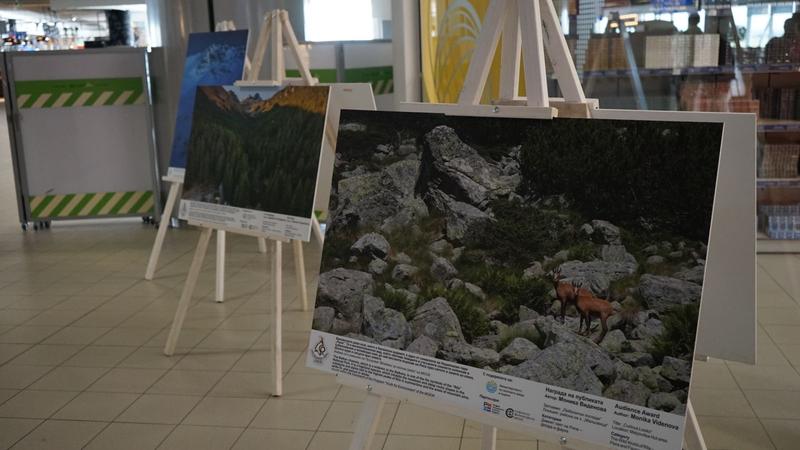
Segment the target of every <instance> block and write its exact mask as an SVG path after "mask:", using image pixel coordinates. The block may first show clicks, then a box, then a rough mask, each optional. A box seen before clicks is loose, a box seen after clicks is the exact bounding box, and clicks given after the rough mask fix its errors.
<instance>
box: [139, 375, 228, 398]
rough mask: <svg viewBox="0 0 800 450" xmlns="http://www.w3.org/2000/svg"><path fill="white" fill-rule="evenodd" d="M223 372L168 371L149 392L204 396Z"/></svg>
mask: <svg viewBox="0 0 800 450" xmlns="http://www.w3.org/2000/svg"><path fill="white" fill-rule="evenodd" d="M224 374H225V372H221V371H200V370H170V371H169V372H167V374H166V375H164V376H163V377H162V378H161V379H160V380H158V382H156V383H155V384H154V385H153V386H152V387H151V388H150V389H149V390H148V392H149V393H152V394H184V395H205V394H206V393H208V391H210V390H211V388H212V387H213V386H214V385H215V384H216V383H217V381H219V379H220V378H222V375H224Z"/></svg>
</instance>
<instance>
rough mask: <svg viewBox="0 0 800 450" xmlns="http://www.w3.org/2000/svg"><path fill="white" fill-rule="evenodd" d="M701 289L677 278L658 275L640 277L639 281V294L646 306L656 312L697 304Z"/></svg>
mask: <svg viewBox="0 0 800 450" xmlns="http://www.w3.org/2000/svg"><path fill="white" fill-rule="evenodd" d="M700 292H701V287H700V286H698V285H696V284H694V283H689V282H688V281H683V280H679V279H677V278H671V277H665V276H660V275H650V274H646V275H642V278H641V279H640V281H639V293H640V294H641V295H642V298H644V300H645V301H646V302H647V304H648V306H649V307H650V308H652V309H655V310H656V311H658V312H664V311H667V310H668V309H670V308H672V307H674V306H679V305H686V304H690V303H697V302H698V301H699V300H700Z"/></svg>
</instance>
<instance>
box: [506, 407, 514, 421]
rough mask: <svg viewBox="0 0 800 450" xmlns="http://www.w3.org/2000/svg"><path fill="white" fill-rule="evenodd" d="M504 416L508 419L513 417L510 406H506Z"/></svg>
mask: <svg viewBox="0 0 800 450" xmlns="http://www.w3.org/2000/svg"><path fill="white" fill-rule="evenodd" d="M506 417H508V418H509V419H513V418H514V410H513V409H512V408H506Z"/></svg>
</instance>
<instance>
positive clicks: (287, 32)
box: [164, 10, 323, 396]
mask: <svg viewBox="0 0 800 450" xmlns="http://www.w3.org/2000/svg"><path fill="white" fill-rule="evenodd" d="M270 37H272V39H271V41H272V42H271V44H270ZM284 38H286V40H287V41H288V42H289V46H290V48H291V50H292V53H293V55H294V56H295V59H296V63H297V66H298V67H300V68H301V70H300V73H301V75H302V76H303V77H302V79H298V80H289V79H286V77H285V73H286V69H285V65H284V60H283V39H284ZM268 50H269V52H270V54H271V57H272V59H271V62H272V65H271V68H270V69H271V70H270V73H271V75H272V76H274V77H275V78H274V79H271V80H258V74H259V73H260V71H261V67H262V65H263V62H264V54H265V53H266V52H267V51H268ZM289 82H293V83H294V84H303V85H307V86H313V85H315V84H317V82H318V81H317V80H316V79H315V78H313V77H311V72H310V70H309V68H308V64H307V62H306V61H304V60H303V59H302V58H301V57H300V49H299V43H298V41H297V38H296V37H295V34H294V31H293V29H292V26H291V24H290V23H289V19H288V13H287V12H286V11H283V10H276V11H271V12H268V13H267V14H266V15H265V16H264V22H263V25H262V28H261V32H260V33H259V38H258V42H257V45H256V53H255V57H254V59H253V62H252V64H251V67H250V69H249V70H248V73H247V80H244V81H241V82H237V83H236V84H237V85H238V86H245V87H247V86H251V87H256V86H280V85H283V84H286V83H289ZM176 196H177V194H176ZM168 201H169V200H168ZM173 206H174V200H173ZM189 223H190V225H197V226H200V227H202V228H203V231H202V232H201V234H200V238H199V240H198V243H197V247H196V249H195V253H194V258H193V259H192V264H191V266H190V268H189V273H188V275H187V277H186V283H185V284H184V288H183V292H182V293H181V298H180V301H179V302H178V307H177V309H176V311H175V317H174V319H173V322H172V327H171V329H170V333H169V336H168V337H167V342H166V344H165V345H164V354H165V355H167V356H171V355H172V354H173V353H174V352H175V347H176V345H177V342H178V337H179V336H180V332H181V329H182V327H183V322H184V320H185V319H186V314H187V311H188V308H189V304H190V302H191V299H192V295H193V293H194V289H195V286H196V285H197V280H198V277H199V274H200V269H201V268H202V265H203V259H204V258H205V254H206V252H207V250H208V243H209V240H210V239H211V233H212V231H213V230H214V228H212V227H209V226H207V225H205V224H195V223H192V222H191V221H190V222H189ZM311 229H312V233H313V234H314V236H316V237H317V239H319V241H320V242H322V240H323V235H322V231H321V228H320V224H319V221H318V220H317V218H316V216H315V215H314V214H313V213H312V215H311ZM217 231H218V233H219V232H222V233H224V232H225V230H217ZM230 231H231V232H234V233H239V234H245V235H251V236H255V237H257V238H259V243H261V242H263V243H264V250H265V251H266V240H267V239H268V240H270V241H272V242H273V255H272V258H271V260H272V269H271V272H272V282H273V290H272V295H273V297H274V303H273V311H272V349H273V367H272V368H273V370H272V381H273V390H272V395H274V396H280V395H282V393H283V381H282V374H283V370H282V359H281V358H282V353H283V352H282V337H281V334H282V315H283V292H282V278H283V274H282V264H283V243H284V242H287V241H288V239H284V238H281V237H278V236H265V235H263V234H261V233H255V232H246V231H242V230H238V229H237V230H230ZM222 236H223V238H222V241H221V242H222V244H221V245H222V248H223V252H224V234H223V235H222ZM217 243H218V244H217V248H218V251H219V248H220V240H219V239H218V241H217ZM292 247H293V253H294V263H295V272H296V275H297V281H298V288H299V295H300V298H301V301H302V308H303V311H307V310H308V293H307V286H306V277H305V263H304V261H303V259H304V258H303V244H302V242H301V241H299V240H292ZM219 270H220V269H219V265H218V266H217V271H218V274H219Z"/></svg>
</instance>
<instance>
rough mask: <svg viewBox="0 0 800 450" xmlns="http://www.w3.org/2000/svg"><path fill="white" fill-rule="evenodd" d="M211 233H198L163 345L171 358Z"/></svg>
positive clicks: (209, 229) (208, 231)
mask: <svg viewBox="0 0 800 450" xmlns="http://www.w3.org/2000/svg"><path fill="white" fill-rule="evenodd" d="M212 231H213V230H212V229H211V228H203V231H202V232H201V233H200V239H199V240H198V241H197V248H196V249H195V251H194V258H193V259H192V265H191V267H189V274H188V275H187V276H186V284H184V286H183V292H182V293H181V299H180V301H179V302H178V308H177V309H176V310H175V318H174V319H172V328H171V329H170V330H169V337H167V343H166V345H164V354H165V355H167V356H172V354H173V353H175V346H176V345H177V344H178V337H179V336H180V334H181V328H183V321H184V320H185V319H186V312H187V311H188V309H189V303H190V302H191V301H192V295H193V294H194V288H195V287H196V286H197V278H198V277H199V276H200V269H202V268H203V260H204V259H205V257H206V251H207V250H208V242H209V241H210V240H211V233H212Z"/></svg>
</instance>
